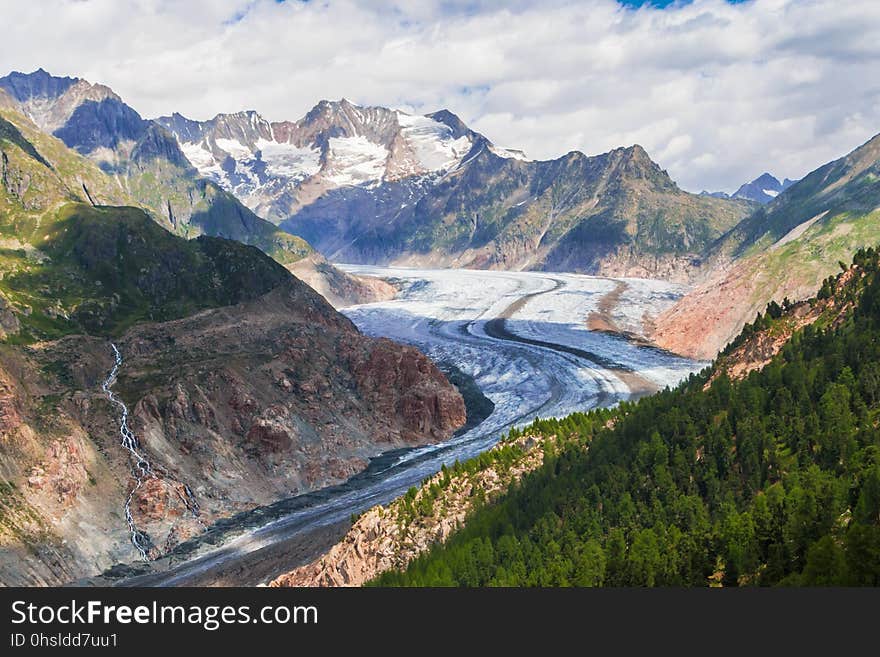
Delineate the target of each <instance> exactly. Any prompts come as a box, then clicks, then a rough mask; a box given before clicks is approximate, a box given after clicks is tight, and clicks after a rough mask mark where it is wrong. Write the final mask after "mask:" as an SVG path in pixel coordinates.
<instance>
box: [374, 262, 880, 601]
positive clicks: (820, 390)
mask: <svg viewBox="0 0 880 657" xmlns="http://www.w3.org/2000/svg"><path fill="white" fill-rule="evenodd" d="M829 294H833V295H835V296H836V300H837V302H838V303H837V304H836V305H837V307H850V310H849V312H847V313H846V314H844V315H843V316H841V317H837V318H833V317H831V316H829V317H820V318H819V320H818V321H817V322H816V323H815V324H813V325H811V326H807V327H806V328H804V329H803V330H801V331H799V332H797V333H795V334H794V336H793V337H792V339H791V340H790V341H789V342H788V343H787V344H786V345H785V346H784V347H783V349H782V351H781V352H780V353H779V354H778V355H777V356H776V357H775V358H774V359H773V360H772V361H771V363H770V364H769V365H767V366H766V367H764V368H763V370H760V371H756V372H753V373H751V374H750V375H749V376H748V377H747V378H745V379H744V380H738V381H732V380H730V379H729V378H728V377H727V376H726V375H725V374H724V373H723V372H721V373H718V376H716V377H714V378H711V379H710V375H711V371H710V370H707V371H705V372H703V373H702V374H700V375H696V376H693V377H691V379H690V380H688V381H687V382H685V383H683V384H682V385H681V386H679V387H678V388H677V389H675V390H667V391H664V392H662V393H659V394H657V395H655V396H652V397H648V398H644V399H642V400H640V401H639V402H637V403H635V404H624V405H622V406H621V407H620V408H619V409H616V410H614V411H595V412H592V413H589V414H586V415H575V416H572V417H571V418H567V419H565V420H562V421H556V420H551V421H540V422H536V424H535V425H534V426H532V427H531V428H529V429H527V430H525V433H529V432H538V433H544V434H546V435H550V434H558V435H559V436H560V438H561V439H562V445H563V446H562V447H561V449H559V450H558V451H556V452H554V453H551V454H549V455H548V456H546V458H545V463H544V465H543V467H542V468H541V469H539V470H537V471H536V472H535V473H533V474H532V475H529V476H527V477H526V478H525V479H524V480H523V481H522V483H521V484H520V485H519V486H518V487H515V488H514V489H512V490H510V491H509V492H508V493H507V494H506V495H505V496H504V497H503V498H502V499H501V500H500V501H499V502H498V503H496V504H492V505H489V506H484V507H482V508H481V509H479V510H478V511H476V512H475V513H474V514H473V515H472V517H471V518H470V519H469V520H468V522H467V524H466V526H465V528H464V529H463V530H461V531H460V532H459V533H457V534H456V535H454V536H453V537H452V538H451V539H450V540H449V541H448V542H447V543H446V544H445V545H443V546H438V547H435V548H434V549H433V550H432V551H431V552H430V553H428V554H427V555H426V556H423V557H422V558H420V559H418V560H416V561H415V562H413V563H412V564H411V566H410V567H409V568H408V570H406V571H405V572H403V573H400V572H390V573H387V574H385V575H383V576H382V577H380V578H379V580H378V583H379V584H381V585H395V586H396V585H416V586H422V585H451V586H483V585H506V586H521V585H523V586H557V585H584V586H594V585H605V586H707V585H717V584H721V585H724V586H733V585H779V584H782V585H786V584H787V585H872V586H876V585H878V584H880V429H878V418H880V364H878V363H880V257H878V254H877V252H875V251H872V250H868V251H864V250H863V251H860V252H859V253H858V254H857V256H856V262H855V265H854V270H853V274H850V275H841V276H839V277H838V279H837V280H831V281H828V282H826V284H825V285H824V286H823V296H827V295H829ZM777 311H778V309H775V310H774V312H773V315H778V314H779V313H778V312H777ZM783 321H786V318H785V317H784V316H783V317H780V318H779V319H772V317H771V318H770V319H767V318H761V321H760V322H759V325H758V326H757V327H750V329H749V330H750V332H751V333H754V332H755V331H758V330H763V331H770V332H772V331H773V330H774V323H775V322H783ZM710 380H711V383H709V382H710Z"/></svg>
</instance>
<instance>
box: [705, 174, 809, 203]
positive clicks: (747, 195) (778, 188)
mask: <svg viewBox="0 0 880 657" xmlns="http://www.w3.org/2000/svg"><path fill="white" fill-rule="evenodd" d="M796 182H797V181H796V180H791V179H789V178H786V179H785V180H783V181H782V182H779V180H778V179H777V178H776V177H774V176H772V175H770V174H769V173H762V174H761V175H760V176H758V177H757V178H755V179H754V180H753V181H751V182H747V183H745V184H743V185H741V186H740V188H739V189H737V190H736V191H735V192H734V193H733V194H727V193H725V192H706V191H704V192H701V193H700V194H701V195H702V196H711V197H713V198H740V199H745V200H748V201H755V202H756V203H761V204H762V205H763V204H765V203H769V202H770V201H772V200H773V199H774V198H776V197H777V196H778V195H779V194H781V193H782V192H784V191H785V190H786V189H788V188H789V187H791V186H792V185H793V184H794V183H796Z"/></svg>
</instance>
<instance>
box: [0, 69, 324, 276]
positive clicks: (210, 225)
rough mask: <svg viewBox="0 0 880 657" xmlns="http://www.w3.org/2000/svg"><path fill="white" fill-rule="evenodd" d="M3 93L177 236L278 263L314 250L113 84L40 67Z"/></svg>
mask: <svg viewBox="0 0 880 657" xmlns="http://www.w3.org/2000/svg"><path fill="white" fill-rule="evenodd" d="M0 90H3V92H5V94H4V95H5V96H6V97H7V101H6V103H5V104H6V106H7V107H10V106H12V108H14V109H16V110H18V111H19V112H20V113H21V114H24V115H25V116H26V117H27V118H28V119H30V121H33V123H34V124H36V126H37V127H38V128H39V129H40V130H41V131H43V132H45V133H47V134H51V135H54V136H55V137H58V138H59V139H60V140H61V141H63V142H64V143H65V144H66V145H67V146H69V147H70V148H73V149H75V150H76V151H77V152H79V153H81V154H82V155H85V156H86V157H88V158H89V159H90V160H92V161H93V162H95V163H96V164H97V165H98V166H99V167H100V168H101V169H102V170H103V171H104V172H106V173H108V174H110V175H112V176H113V177H114V178H116V179H117V180H118V181H120V182H121V184H122V186H123V187H124V191H125V192H126V193H127V194H128V195H129V196H130V197H131V198H133V199H134V200H135V201H136V202H137V204H139V205H142V206H143V207H145V208H146V209H147V210H148V211H149V212H150V214H151V215H152V216H153V218H154V219H155V220H156V221H158V222H159V223H160V224H162V225H163V226H165V227H166V228H168V229H169V230H172V231H173V232H175V233H177V234H178V235H181V236H184V237H194V236H196V235H200V234H208V235H216V236H222V237H228V238H230V239H235V240H237V241H240V242H244V243H247V244H254V245H256V246H258V247H259V248H261V249H262V250H263V251H265V252H267V253H269V254H270V255H272V256H273V257H275V258H276V259H277V260H279V261H281V262H295V261H296V260H299V259H301V258H303V257H304V256H306V255H308V254H309V253H311V248H310V247H309V245H308V244H306V243H305V242H304V241H303V240H301V239H299V238H298V237H295V236H293V235H290V234H288V233H285V232H283V231H281V230H279V229H278V228H276V227H275V226H273V225H272V224H270V223H269V222H266V221H264V220H262V219H260V218H259V217H258V216H257V215H256V214H254V213H253V212H252V211H250V210H249V209H248V208H246V207H245V206H243V205H242V204H241V203H240V202H239V201H238V200H237V199H236V198H235V197H234V196H233V195H232V194H230V193H228V192H226V191H225V190H223V189H222V188H221V187H220V186H218V185H216V184H214V183H213V182H211V181H209V180H206V179H204V178H202V177H201V176H200V175H199V174H198V172H197V171H196V169H195V168H193V167H192V166H191V165H190V163H189V161H188V160H187V158H186V157H185V156H184V154H183V153H182V152H181V151H180V148H179V147H178V145H177V142H176V141H175V139H174V138H173V137H172V136H171V135H170V134H169V133H168V132H166V131H165V130H164V129H163V128H162V127H161V126H159V125H157V124H155V123H153V122H152V121H147V120H145V119H143V118H141V116H140V114H138V113H137V111H135V110H134V109H133V108H131V107H129V106H128V105H126V104H125V103H124V102H123V101H122V99H121V98H120V97H119V96H118V95H117V94H115V93H114V92H113V90H112V89H110V88H109V87H106V86H104V85H101V84H92V83H90V82H87V81H86V80H82V79H79V78H70V77H63V78H62V77H56V76H53V75H50V74H49V73H47V72H46V71H44V70H42V69H39V70H37V71H35V72H34V73H18V72H13V73H10V74H9V75H7V76H5V77H2V78H0ZM10 101H11V102H10ZM2 105H3V103H2V101H0V106H2ZM13 120H14V119H13Z"/></svg>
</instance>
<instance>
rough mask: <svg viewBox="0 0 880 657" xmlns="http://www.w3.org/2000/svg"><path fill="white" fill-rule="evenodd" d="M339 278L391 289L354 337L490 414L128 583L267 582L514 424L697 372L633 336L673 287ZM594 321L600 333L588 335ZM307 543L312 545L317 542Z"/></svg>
mask: <svg viewBox="0 0 880 657" xmlns="http://www.w3.org/2000/svg"><path fill="white" fill-rule="evenodd" d="M343 268H344V269H345V270H347V271H349V272H351V273H355V274H364V275H369V276H375V277H379V278H384V279H387V280H390V281H392V282H394V283H395V285H397V286H398V287H399V288H400V289H401V292H400V294H399V295H398V296H397V298H395V299H394V300H391V301H384V302H379V303H372V304H365V305H360V306H354V307H351V308H348V309H346V310H345V311H344V312H345V314H347V315H348V316H349V317H350V318H351V319H352V320H353V321H354V322H355V324H357V326H358V327H359V328H360V329H361V330H362V331H363V332H364V333H366V334H368V335H373V336H382V337H389V338H391V339H394V340H397V341H399V342H404V343H408V344H412V345H416V346H418V347H419V348H421V349H422V350H423V351H424V352H425V353H427V354H428V355H429V356H430V357H431V358H433V359H434V360H435V361H437V362H439V363H441V364H442V363H446V364H448V365H452V366H455V367H457V368H458V369H459V370H461V371H462V372H464V373H465V374H466V375H469V376H470V377H472V378H473V379H474V381H475V382H476V384H477V386H479V388H480V390H481V391H482V392H483V394H484V395H486V397H488V398H489V399H490V400H491V401H492V402H493V403H494V405H495V406H494V410H493V411H492V413H491V414H490V415H489V416H488V417H487V418H486V419H485V420H483V421H482V422H481V423H480V424H479V425H478V426H476V427H474V428H472V429H470V430H469V431H467V432H465V433H462V434H461V435H458V436H456V437H455V438H453V439H452V440H450V441H447V442H446V443H444V444H441V445H432V446H427V447H418V448H414V449H410V450H401V451H399V452H397V453H394V454H388V455H385V456H383V457H382V458H380V459H376V460H374V463H373V464H372V465H371V467H370V468H369V469H368V470H367V471H366V472H365V473H363V474H362V475H358V476H357V477H355V478H353V479H352V480H351V481H349V482H348V483H346V484H343V485H341V486H337V487H334V488H333V489H328V490H325V491H319V492H318V493H314V494H310V495H307V496H302V497H301V498H296V499H295V500H291V501H288V502H285V503H279V505H277V508H276V509H275V510H274V511H273V512H271V513H266V510H265V509H263V510H257V512H254V514H250V515H249V514H243V515H242V516H241V517H239V518H236V519H233V521H227V522H225V523H224V528H223V529H222V530H221V531H214V532H213V533H212V532H209V535H210V538H209V539H207V540H205V541H204V542H203V543H202V544H201V545H197V546H195V549H193V546H192V545H190V546H188V548H190V549H191V552H189V553H187V554H175V553H172V554H171V555H170V556H167V557H163V558H162V559H159V560H158V561H156V562H154V563H153V564H152V565H151V568H150V571H149V572H147V573H144V574H141V575H138V576H135V577H132V578H129V579H127V580H125V581H124V583H127V584H132V585H158V586H169V585H170V586H174V585H210V584H240V585H242V584H243V585H253V584H258V583H260V582H265V581H267V579H271V578H272V577H274V575H277V574H278V573H280V572H283V571H285V570H289V569H290V568H292V567H294V566H297V565H299V564H300V563H305V562H306V561H308V560H309V557H311V558H313V557H314V554H315V550H316V549H318V550H319V551H323V550H324V549H326V548H327V547H329V546H328V545H327V544H326V541H327V540H330V541H332V540H335V538H336V537H338V536H339V535H340V533H341V532H344V527H340V525H341V524H342V523H346V522H347V521H348V519H349V518H350V517H351V515H352V514H356V513H359V512H362V511H364V510H365V509H367V508H370V507H372V506H374V505H377V504H384V503H387V502H388V501H390V500H391V499H393V498H395V497H397V496H399V495H401V494H402V493H403V492H405V491H406V490H407V489H408V488H409V487H411V486H413V485H417V484H419V483H420V482H421V481H422V480H424V479H425V478H427V477H429V476H431V475H432V474H434V473H435V472H437V471H438V470H439V469H440V467H441V465H443V464H444V463H445V464H452V463H453V462H454V461H456V460H461V461H463V460H465V459H468V458H470V457H472V456H475V455H476V454H479V453H480V452H483V451H485V450H486V449H488V448H489V447H490V446H491V445H493V444H494V443H495V442H496V441H497V440H498V439H499V437H500V435H501V434H502V433H503V432H505V431H507V430H508V429H510V428H511V427H515V426H523V425H525V424H527V423H529V422H531V421H532V420H533V419H534V418H535V417H562V416H565V415H568V414H569V413H572V412H574V411H578V410H580V411H583V410H588V409H590V408H594V407H596V406H600V405H601V406H607V405H612V404H614V403H616V402H617V401H619V400H623V399H628V398H631V397H633V396H639V395H642V394H646V393H648V392H651V391H652V390H656V389H659V388H662V387H664V386H666V385H672V384H675V383H676V382H678V381H679V380H680V379H681V378H683V377H685V376H687V375H688V374H689V373H690V372H693V371H695V370H697V369H700V367H701V366H702V365H703V364H702V363H698V362H695V361H690V360H686V359H682V358H679V357H676V356H674V355H671V354H669V353H666V352H663V351H661V350H658V349H655V348H652V347H649V346H646V345H645V344H644V343H643V342H640V341H639V340H634V339H631V337H632V336H638V335H642V334H643V333H644V323H645V321H646V320H647V319H649V318H650V317H652V316H655V315H657V314H658V313H659V312H662V311H663V310H664V309H666V308H667V307H669V306H670V305H671V304H672V303H674V302H675V300H676V299H677V298H679V297H680V296H681V294H682V293H683V292H684V290H683V288H681V286H678V285H674V284H670V283H666V282H662V281H648V280H641V279H626V280H623V281H621V280H613V279H604V278H595V277H590V276H580V275H572V274H555V273H543V272H540V273H539V272H498V271H474V270H415V269H403V268H381V267H368V266H345V267H343ZM609 301H612V302H613V303H609ZM598 315H601V318H602V319H603V326H604V327H605V328H606V330H603V331H596V330H590V328H588V319H589V318H591V317H592V318H593V322H591V324H593V323H594V322H595V320H596V318H597V316H598ZM608 327H613V328H614V330H615V331H616V332H617V334H614V333H613V332H611V331H609V330H607V328H608ZM624 336H630V337H624ZM261 520H262V521H261ZM331 527H335V528H336V529H335V530H334V531H332V532H326V531H324V532H322V531H321V530H322V528H331ZM331 535H332V538H329V537H330V536H331ZM316 536H320V537H321V541H320V542H321V543H322V545H320V546H317V545H315V544H314V541H315V540H316V539H315V537H316ZM297 541H299V542H300V543H301V545H299V546H298V547H296V549H292V548H291V546H292V545H294V544H296V543H297ZM218 543H219V544H221V546H220V547H217V545H218ZM302 543H305V544H306V545H303V544H302ZM212 546H213V547H212ZM279 546H283V549H279ZM294 554H299V555H301V556H300V557H299V558H297V559H295V560H296V561H297V562H298V563H294V562H291V559H292V556H293V555H294ZM194 555H198V556H194ZM306 555H308V556H306ZM275 562H277V564H276V563H275ZM248 564H259V565H260V567H259V568H258V569H257V568H251V567H248ZM122 572H124V569H123V571H122ZM102 583H107V582H106V581H103V582H102Z"/></svg>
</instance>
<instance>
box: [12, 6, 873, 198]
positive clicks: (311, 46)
mask: <svg viewBox="0 0 880 657" xmlns="http://www.w3.org/2000/svg"><path fill="white" fill-rule="evenodd" d="M621 2H625V4H626V5H628V6H624V5H623V4H621ZM10 4H11V7H12V8H7V9H6V10H5V12H6V13H5V15H4V17H5V18H6V19H7V20H8V22H9V23H10V24H14V25H16V29H15V30H8V31H6V32H5V33H4V47H3V48H2V49H0V71H2V72H6V71H10V70H21V71H31V70H34V69H36V68H38V67H43V68H45V69H46V70H48V71H51V72H53V73H55V74H56V75H73V76H78V77H83V78H86V79H88V80H90V81H93V82H101V83H104V84H107V85H108V86H110V87H112V88H113V89H114V90H115V91H116V92H117V93H119V94H120V95H121V96H122V97H123V98H124V99H125V100H126V101H127V102H128V103H129V104H131V105H132V106H133V107H135V108H136V109H137V110H138V111H140V112H141V113H142V114H143V115H144V116H147V117H152V116H158V115H161V114H169V113H171V112H174V111H178V112H181V113H183V114H185V115H188V116H191V117H193V118H198V119H205V118H210V117H211V116H213V115H215V114H216V113H218V112H231V111H237V110H241V109H256V110H257V111H259V112H260V113H262V114H263V115H264V116H266V117H267V118H268V119H270V120H283V119H291V120H295V119H298V118H300V117H301V116H302V115H303V114H305V113H306V112H307V111H308V110H309V109H310V108H311V107H312V106H314V104H315V103H317V102H318V101H319V100H321V99H324V98H329V99H338V98H341V97H346V98H348V99H350V100H352V101H354V102H358V103H361V104H376V105H384V106H391V107H397V108H400V109H404V110H407V111H414V112H419V113H425V112H430V111H434V110H437V109H439V108H444V107H445V108H448V109H450V110H451V111H453V112H455V113H456V114H458V115H459V116H461V118H462V119H463V120H464V121H466V122H467V123H468V124H469V125H470V126H471V127H473V128H474V129H476V130H478V131H480V132H482V133H483V134H485V135H486V136H488V137H489V138H490V139H491V140H492V141H494V142H495V143H496V144H498V145H499V146H504V147H510V148H519V149H522V150H524V151H525V152H526V153H527V154H528V155H529V156H531V157H535V158H541V159H546V158H552V157H558V156H559V155H562V154H564V153H566V152H568V151H571V150H581V151H583V152H585V153H588V154H596V153H601V152H605V151H607V150H610V149H612V148H615V147H617V146H626V145H630V144H633V143H639V144H641V145H642V146H644V147H645V148H646V150H647V151H648V153H649V154H650V155H651V157H652V158H653V159H654V160H655V161H656V162H658V163H659V164H660V165H661V166H662V167H664V168H666V169H667V170H668V171H669V173H670V175H672V177H673V178H674V179H675V180H676V181H677V182H678V183H679V184H680V185H681V186H682V187H683V188H685V189H688V190H692V191H700V190H701V189H710V190H719V189H720V190H725V191H731V190H733V189H735V188H736V187H738V186H739V184H740V183H742V182H744V181H747V180H751V179H752V178H754V177H756V176H757V175H759V174H760V173H762V172H763V171H765V170H766V171H770V172H772V173H774V174H775V175H776V176H778V177H780V178H782V177H785V176H787V177H790V178H798V177H801V176H803V175H804V174H805V173H807V172H809V171H810V170H812V169H814V168H816V167H817V166H819V165H821V164H823V163H825V162H827V161H829V160H831V159H834V158H837V157H840V156H841V155H843V154H845V153H847V152H848V151H850V150H852V149H853V148H854V147H856V146H858V145H859V144H861V143H863V142H864V141H866V140H867V139H869V138H870V137H872V136H873V135H875V134H877V133H878V132H880V2H878V1H877V0H848V1H847V2H840V1H839V0H749V1H748V2H728V1H726V0H692V1H689V2H674V3H671V4H670V3H668V2H662V1H661V2H634V1H631V0H621V1H620V2H618V0H579V1H572V0H510V1H509V2H504V3H500V2H497V0H359V1H355V0H321V2H291V1H288V2H282V3H279V2H276V1H275V0H188V1H187V2H169V1H168V0H78V1H77V2H71V1H70V0H39V1H34V2H28V3H23V2H22V3H10ZM636 4H638V5H642V6H641V7H634V6H633V5H636ZM658 4H663V5H668V6H664V7H662V8H661V7H658V6H657V5H658ZM57 44H64V47H63V48H58V47H57Z"/></svg>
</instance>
